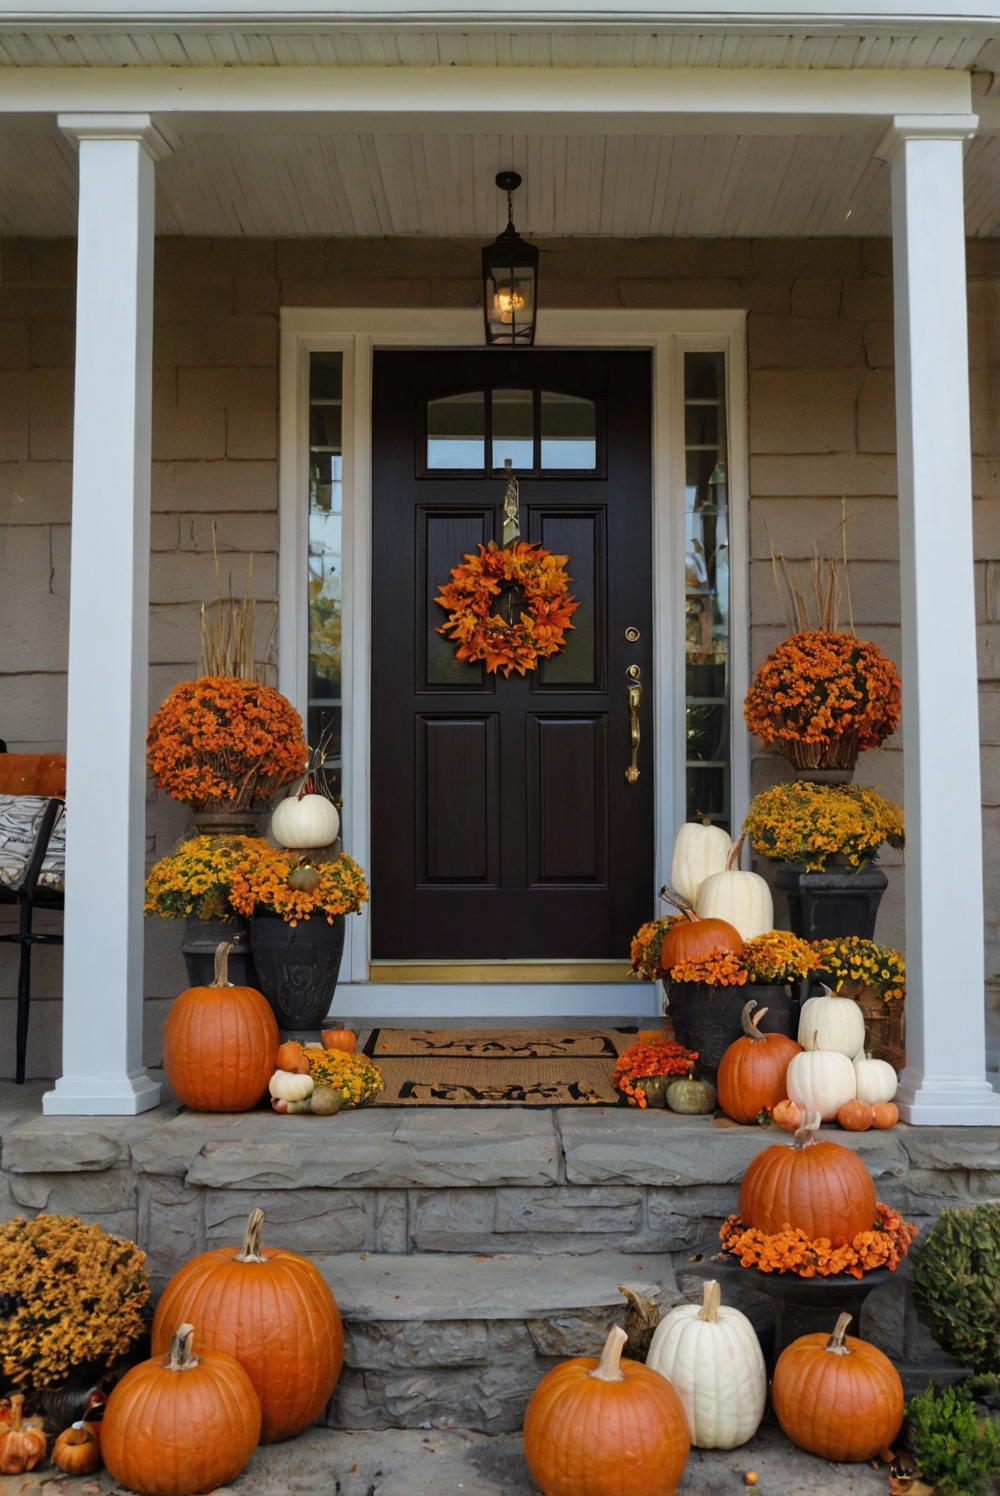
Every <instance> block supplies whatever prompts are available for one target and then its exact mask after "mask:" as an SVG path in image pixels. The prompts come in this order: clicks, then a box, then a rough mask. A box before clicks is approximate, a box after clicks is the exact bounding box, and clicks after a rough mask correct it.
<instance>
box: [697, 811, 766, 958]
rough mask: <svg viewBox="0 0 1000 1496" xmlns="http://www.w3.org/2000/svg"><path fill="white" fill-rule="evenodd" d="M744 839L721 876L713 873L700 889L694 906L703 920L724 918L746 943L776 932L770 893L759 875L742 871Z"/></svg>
mask: <svg viewBox="0 0 1000 1496" xmlns="http://www.w3.org/2000/svg"><path fill="white" fill-rule="evenodd" d="M742 851H743V837H742V836H741V837H740V839H739V841H738V842H737V843H736V845H735V846H734V847H733V849H732V851H731V852H730V854H729V857H728V860H727V862H726V866H725V869H724V870H723V871H722V872H721V873H711V874H710V875H709V876H708V877H707V878H706V879H705V880H704V882H703V883H702V885H701V887H700V888H699V889H698V896H697V898H696V899H695V903H694V907H695V909H696V910H697V911H698V913H699V914H700V915H701V916H702V918H703V919H725V920H728V921H729V923H730V924H731V925H733V926H735V928H736V929H737V930H739V932H740V934H741V935H742V937H743V939H744V940H753V939H754V938H755V937H756V936H757V935H764V934H766V933H767V931H768V930H773V929H774V903H773V901H772V899H771V890H770V888H769V887H768V886H767V883H766V882H765V880H764V879H763V878H762V877H761V876H760V874H759V873H744V872H742V871H741V870H740V855H741V853H742Z"/></svg>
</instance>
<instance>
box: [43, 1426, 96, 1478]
mask: <svg viewBox="0 0 1000 1496" xmlns="http://www.w3.org/2000/svg"><path fill="white" fill-rule="evenodd" d="M52 1463H53V1465H58V1467H59V1469H60V1470H61V1471H62V1472H63V1474H64V1475H92V1474H93V1473H94V1471H95V1470H97V1469H98V1468H99V1467H100V1464H101V1446H100V1444H99V1443H98V1440H97V1436H96V1435H95V1433H94V1430H93V1429H92V1428H91V1426H90V1424H89V1423H83V1422H80V1423H74V1424H73V1425H72V1426H71V1427H70V1428H68V1429H64V1430H63V1432H62V1433H61V1434H60V1435H59V1437H58V1439H57V1440H56V1442H55V1443H54V1444H53V1446H52Z"/></svg>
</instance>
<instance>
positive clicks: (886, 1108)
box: [872, 1101, 899, 1129]
mask: <svg viewBox="0 0 1000 1496" xmlns="http://www.w3.org/2000/svg"><path fill="white" fill-rule="evenodd" d="M898 1121H899V1107H898V1106H897V1105H896V1103H895V1102H894V1101H877V1102H876V1103H875V1105H874V1106H873V1107H872V1126H873V1127H878V1128H879V1129H882V1128H885V1127H895V1125H896V1123H897V1122H898Z"/></svg>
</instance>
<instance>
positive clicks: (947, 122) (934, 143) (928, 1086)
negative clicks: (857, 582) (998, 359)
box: [877, 115, 1000, 1125]
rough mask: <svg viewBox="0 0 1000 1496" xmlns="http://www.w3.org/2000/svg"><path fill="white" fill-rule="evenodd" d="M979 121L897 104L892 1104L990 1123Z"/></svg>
mask: <svg viewBox="0 0 1000 1496" xmlns="http://www.w3.org/2000/svg"><path fill="white" fill-rule="evenodd" d="M977 123H978V122H977V120H976V118H975V116H974V115H973V116H969V115H960V116H940V117H933V116H927V117H925V116H911V115H898V116H897V117H896V119H895V120H894V123H893V126H892V128H891V129H890V130H889V132H888V134H887V135H886V137H885V139H884V140H883V141H882V144H881V145H880V146H879V149H878V153H877V154H878V155H880V156H882V157H883V158H884V159H886V160H888V161H891V163H892V235H893V274H894V288H895V290H894V294H895V343H896V439H897V464H898V474H899V535H900V588H901V593H902V625H903V733H904V751H905V759H904V764H905V775H906V966H907V973H906V975H907V996H906V1051H907V1061H908V1063H907V1067H906V1069H905V1070H904V1072H903V1075H902V1077H901V1083H900V1088H899V1095H898V1097H897V1101H898V1102H899V1109H900V1113H901V1115H902V1117H903V1119H904V1120H905V1121H908V1122H915V1123H924V1124H932V1123H938V1124H951V1123H956V1124H957V1123H965V1124H973V1123H992V1124H994V1125H995V1124H997V1123H1000V1097H998V1096H997V1095H996V1094H995V1093H994V1091H993V1090H992V1088H991V1086H990V1085H989V1083H988V1081H987V1079H986V1050H985V1024H984V994H983V976H984V972H983V859H982V829H981V828H982V806H981V793H980V783H979V701H978V680H977V670H976V616H975V601H974V590H973V564H972V562H973V550H972V459H971V443H970V427H969V352H968V334H967V327H966V317H967V309H966V286H965V207H964V200H963V151H964V143H965V141H966V140H968V139H969V137H970V136H971V135H972V134H973V133H974V131H975V128H976V124H977Z"/></svg>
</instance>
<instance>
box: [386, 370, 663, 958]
mask: <svg viewBox="0 0 1000 1496" xmlns="http://www.w3.org/2000/svg"><path fill="white" fill-rule="evenodd" d="M372 447H373V478H374V522H373V524H374V534H373V555H374V558H375V559H374V568H373V661H372V715H371V806H372V859H371V883H372V953H373V956H374V957H375V958H376V959H394V960H408V959H423V960H466V961H468V960H500V959H505V958H516V959H520V960H533V959H537V960H549V961H551V960H559V959H576V960H584V959H595V958H596V959H603V960H609V959H618V960H622V959H626V958H627V955H628V948H629V939H630V936H631V935H632V933H633V932H634V931H635V929H636V928H637V926H638V925H639V924H640V923H641V922H642V920H643V919H644V918H646V917H648V911H649V908H650V903H651V894H652V888H653V762H654V758H653V733H652V723H653V701H652V679H651V677H652V658H653V655H652V644H653V640H652V555H651V552H652V544H651V523H652V505H651V429H650V360H649V355H648V354H646V353H642V352H617V351H615V352H600V351H597V352H592V351H585V352H584V351H580V352H576V351H573V352H565V351H563V352H554V351H553V352H549V351H546V350H540V349H525V350H519V351H517V352H511V353H506V352H503V351H499V350H495V349H490V350H477V351H474V352H465V351H449V352H439V351H426V350H425V351H420V352H379V353H376V355H375V368H374V389H373V430H372ZM505 457H510V459H511V461H512V463H513V470H514V472H515V473H516V475H517V477H518V480H519V490H520V494H519V514H520V532H521V538H522V539H523V540H528V541H534V542H538V543H540V544H541V545H543V546H544V547H545V548H546V549H547V550H549V551H551V552H553V553H555V554H557V555H564V556H568V557H569V561H568V563H567V565H566V570H567V571H568V572H569V575H570V576H571V577H572V579H573V586H572V591H573V594H574V595H575V597H576V598H577V599H578V600H579V602H580V604H581V606H580V607H579V609H578V610H577V612H576V613H575V615H574V617H573V624H574V628H573V629H572V630H571V631H568V632H567V636H566V637H567V641H568V642H567V645H566V648H565V649H564V650H563V651H562V652H561V653H560V654H558V655H556V656H555V657H553V658H552V659H549V660H544V661H542V662H541V663H540V666H539V668H537V669H535V670H532V671H529V673H528V674H527V675H526V676H525V677H524V678H521V677H520V676H518V675H517V674H512V675H511V676H510V678H509V679H505V678H504V676H503V675H502V674H492V673H487V671H486V670H485V667H484V666H483V665H482V664H469V663H464V662H461V661H459V660H457V659H456V648H457V646H456V644H454V643H453V642H451V641H450V640H449V639H447V638H444V637H443V636H442V635H441V634H440V633H439V632H437V631H438V629H439V628H440V627H441V625H442V624H443V623H444V622H445V618H446V613H445V611H444V610H443V609H442V608H441V607H440V606H438V605H437V604H436V603H435V601H434V599H435V598H436V597H437V594H438V591H439V588H440V587H441V585H442V583H445V582H447V581H448V580H449V578H450V574H451V570H452V568H453V567H455V566H458V565H459V564H460V563H461V561H462V558H463V556H464V555H465V554H466V553H476V551H477V547H478V546H479V545H480V544H484V545H485V544H486V543H488V542H489V541H490V540H491V539H492V540H495V541H496V542H497V544H498V545H499V544H500V543H501V538H502V526H503V501H504V496H505V493H506V491H507V481H506V479H505V476H504V471H503V465H504V458H505ZM515 616H516V615H515ZM630 667H631V668H632V669H633V675H632V677H630V676H629V670H630ZM635 667H638V670H639V672H640V675H639V681H640V683H641V686H642V691H643V699H642V704H641V708H640V730H641V742H640V746H639V754H638V768H639V777H638V779H637V780H636V781H635V782H631V783H630V782H628V780H627V778H626V770H627V769H628V767H629V764H630V761H631V738H630V732H631V718H630V703H629V686H630V684H632V683H634V680H635V675H634V670H635Z"/></svg>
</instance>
